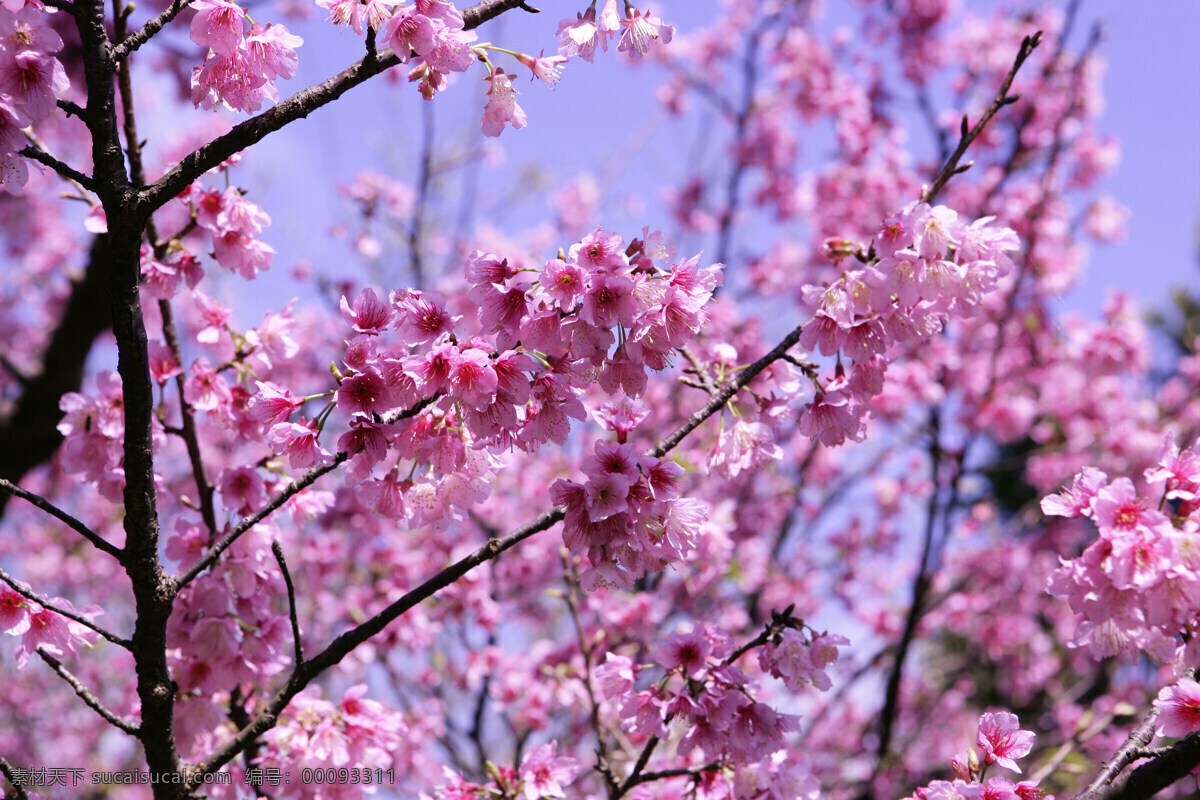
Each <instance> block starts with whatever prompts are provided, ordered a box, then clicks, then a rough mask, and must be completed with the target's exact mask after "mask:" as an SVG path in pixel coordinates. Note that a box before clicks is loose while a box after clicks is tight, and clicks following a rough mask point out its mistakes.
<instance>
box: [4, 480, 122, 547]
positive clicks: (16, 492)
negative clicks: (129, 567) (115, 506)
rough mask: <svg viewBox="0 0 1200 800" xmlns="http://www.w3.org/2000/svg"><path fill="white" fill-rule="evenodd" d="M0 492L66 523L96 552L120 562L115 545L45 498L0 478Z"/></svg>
mask: <svg viewBox="0 0 1200 800" xmlns="http://www.w3.org/2000/svg"><path fill="white" fill-rule="evenodd" d="M0 491H2V492H7V493H8V494H10V495H12V496H14V497H19V498H21V499H22V500H26V501H28V502H29V503H30V504H32V505H34V506H36V507H37V508H39V509H41V510H42V511H45V512H46V513H47V514H49V515H50V516H52V517H54V518H55V519H57V520H60V521H61V522H64V523H66V524H67V527H69V528H71V530H73V531H75V532H77V533H78V534H79V535H80V536H82V537H83V538H85V539H87V540H88V541H89V542H91V543H92V544H93V545H95V547H96V549H97V550H100V551H101V552H103V553H107V554H108V555H110V556H112V557H113V558H115V559H116V560H117V561H120V560H121V551H120V550H119V549H118V548H117V547H116V546H115V545H113V544H111V543H110V542H108V541H107V540H105V539H103V538H101V537H100V534H98V533H96V532H95V531H93V530H92V529H91V528H89V527H88V526H87V525H84V524H83V523H82V522H80V521H79V520H77V519H75V518H74V517H72V516H71V515H70V514H68V513H67V512H65V511H63V510H62V509H61V508H59V507H58V506H56V505H54V504H53V503H51V502H50V501H48V500H46V499H45V498H43V497H41V496H39V495H36V494H34V493H33V492H27V491H25V490H24V489H22V488H21V487H20V486H17V485H16V484H14V483H10V482H9V481H6V480H4V479H3V478H0Z"/></svg>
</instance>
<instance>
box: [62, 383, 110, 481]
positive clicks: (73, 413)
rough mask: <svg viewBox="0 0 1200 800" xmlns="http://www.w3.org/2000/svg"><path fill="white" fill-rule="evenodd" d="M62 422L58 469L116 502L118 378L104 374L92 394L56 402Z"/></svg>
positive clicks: (73, 394)
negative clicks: (71, 474) (61, 448)
mask: <svg viewBox="0 0 1200 800" xmlns="http://www.w3.org/2000/svg"><path fill="white" fill-rule="evenodd" d="M58 407H59V410H61V411H62V412H63V418H62V420H60V421H59V423H58V431H59V433H61V434H62V435H63V436H64V437H66V441H65V442H64V444H63V451H62V465H63V468H64V469H66V470H67V471H68V472H73V473H79V474H82V475H83V477H84V480H85V481H88V482H90V483H95V484H96V485H97V486H98V487H99V488H100V492H101V494H103V495H104V496H105V497H107V498H108V499H109V500H112V501H113V502H114V503H117V502H120V501H121V499H122V492H123V490H124V488H125V466H124V460H125V454H124V449H123V447H122V438H123V436H124V433H125V398H124V393H123V391H122V388H121V376H120V375H118V374H117V373H115V372H109V371H107V370H106V371H104V372H101V373H100V374H99V375H97V376H96V391H95V393H94V394H86V393H82V392H68V393H66V394H64V395H63V396H62V397H61V398H60V399H59V401H58Z"/></svg>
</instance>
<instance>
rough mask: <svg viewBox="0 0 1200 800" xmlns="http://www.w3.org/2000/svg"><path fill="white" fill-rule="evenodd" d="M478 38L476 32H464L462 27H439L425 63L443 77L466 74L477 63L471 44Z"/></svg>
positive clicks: (425, 56)
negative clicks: (455, 73) (456, 73)
mask: <svg viewBox="0 0 1200 800" xmlns="http://www.w3.org/2000/svg"><path fill="white" fill-rule="evenodd" d="M478 38H479V36H478V34H476V33H475V32H474V31H464V30H462V28H461V27H459V28H448V27H445V26H441V27H437V28H435V30H434V34H433V47H432V48H431V49H430V50H429V52H428V53H426V54H425V55H424V58H425V63H426V64H428V65H429V68H430V69H431V70H433V71H435V72H438V73H441V74H442V75H443V76H444V75H448V74H450V73H451V72H465V71H466V70H467V68H468V67H470V66H471V65H472V64H473V63H475V52H474V51H473V50H471V42H473V41H475V40H476V39H478ZM443 80H445V79H444V78H443Z"/></svg>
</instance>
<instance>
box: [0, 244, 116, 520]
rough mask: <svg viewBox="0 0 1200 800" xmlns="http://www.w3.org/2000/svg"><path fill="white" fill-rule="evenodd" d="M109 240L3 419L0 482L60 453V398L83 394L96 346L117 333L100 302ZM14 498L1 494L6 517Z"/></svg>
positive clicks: (97, 249) (78, 281)
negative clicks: (100, 339)
mask: <svg viewBox="0 0 1200 800" xmlns="http://www.w3.org/2000/svg"><path fill="white" fill-rule="evenodd" d="M106 239H107V237H106V236H97V237H96V238H95V239H94V240H93V242H92V247H91V251H90V253H89V255H88V267H87V270H86V271H85V272H84V273H83V275H82V277H79V278H75V279H74V280H72V282H71V293H70V296H69V297H68V299H67V302H66V307H65V308H64V309H63V312H62V317H61V318H60V320H59V322H58V325H57V326H55V328H54V333H53V334H52V335H51V336H50V341H49V343H47V345H46V349H45V350H44V351H43V352H42V356H41V365H40V367H39V368H38V369H37V370H36V371H35V372H34V373H33V374H31V375H28V376H27V380H26V381H24V391H23V392H21V396H20V398H19V399H18V400H17V401H16V404H15V408H14V409H13V412H12V414H11V415H10V416H7V417H5V418H3V419H0V452H2V453H4V458H3V459H0V478H5V479H7V480H9V481H11V482H12V483H14V484H15V483H17V482H19V481H20V480H21V478H23V477H24V476H25V474H26V473H27V472H29V470H31V469H33V467H35V466H37V465H38V464H41V463H43V462H45V461H46V460H47V459H49V458H50V456H52V455H53V454H54V451H55V450H57V449H58V445H59V443H60V442H62V434H61V433H59V432H58V428H57V425H58V421H59V420H60V419H61V418H62V412H61V411H59V409H58V401H59V398H60V397H62V396H63V395H64V394H67V393H68V392H74V391H78V390H79V387H80V385H81V384H82V383H83V365H84V362H85V360H86V359H87V355H88V352H89V351H90V350H91V348H92V343H93V342H94V341H95V340H96V338H97V337H98V336H100V334H101V333H103V332H104V331H106V330H108V329H109V328H110V327H112V318H111V316H110V315H109V310H108V304H107V303H103V302H96V298H98V297H104V296H105V290H106V288H107V286H108V275H109V272H110V269H111V259H110V254H109V251H108V247H107V246H106V241H105V240H106ZM8 498H9V495H8V494H6V493H4V492H0V514H3V511H4V507H5V506H6V505H7V503H8Z"/></svg>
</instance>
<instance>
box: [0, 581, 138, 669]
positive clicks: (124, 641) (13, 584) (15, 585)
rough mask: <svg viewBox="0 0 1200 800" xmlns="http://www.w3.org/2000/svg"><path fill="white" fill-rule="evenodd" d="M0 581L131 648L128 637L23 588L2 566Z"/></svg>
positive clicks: (19, 592)
mask: <svg viewBox="0 0 1200 800" xmlns="http://www.w3.org/2000/svg"><path fill="white" fill-rule="evenodd" d="M0 581H4V582H5V583H7V584H8V585H9V587H10V588H11V589H12V590H13V591H14V592H16V593H17V594H19V595H21V596H22V597H24V598H25V599H26V600H32V601H33V602H35V603H37V604H38V605H39V606H41V607H42V608H48V609H50V610H51V611H53V612H54V613H55V614H58V615H60V616H63V617H66V618H67V619H69V620H71V621H72V622H78V623H79V624H80V625H82V626H83V627H85V628H87V629H88V630H90V631H92V632H93V633H95V634H97V635H98V636H101V637H103V638H105V639H107V640H108V641H110V642H112V643H113V644H115V645H118V646H120V647H123V648H125V649H126V650H130V649H131V646H132V643H131V642H130V641H129V640H128V639H122V638H121V637H120V636H117V635H116V634H115V633H112V632H111V631H108V630H105V629H104V628H101V627H100V626H99V625H97V624H96V623H94V622H92V621H91V620H90V619H88V618H87V617H85V616H82V615H80V614H78V613H76V612H74V611H67V610H66V609H65V608H59V607H58V606H56V605H54V604H53V603H51V602H50V601H49V600H46V599H45V598H43V597H39V596H37V595H36V594H34V593H33V592H32V591H30V590H29V589H27V588H25V587H24V586H23V585H22V584H21V582H20V581H18V580H17V579H16V578H14V577H13V576H12V575H9V574H8V573H7V572H6V571H5V570H4V568H3V567H0Z"/></svg>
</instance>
